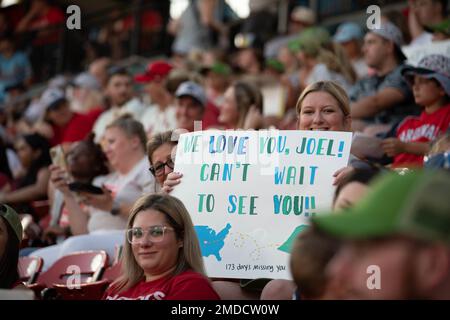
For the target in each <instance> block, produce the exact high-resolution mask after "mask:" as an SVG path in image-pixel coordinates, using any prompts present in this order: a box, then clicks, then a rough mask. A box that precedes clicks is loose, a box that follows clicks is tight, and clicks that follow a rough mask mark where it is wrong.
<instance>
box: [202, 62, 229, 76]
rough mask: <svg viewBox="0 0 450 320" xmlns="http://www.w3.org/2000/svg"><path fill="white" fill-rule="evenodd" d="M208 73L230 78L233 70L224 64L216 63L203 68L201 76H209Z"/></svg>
mask: <svg viewBox="0 0 450 320" xmlns="http://www.w3.org/2000/svg"><path fill="white" fill-rule="evenodd" d="M208 72H212V73H215V74H218V75H221V76H229V75H231V68H230V66H229V65H227V64H225V63H222V62H215V63H213V64H212V65H211V66H203V67H202V68H201V69H200V73H201V74H204V75H205V74H207V73H208Z"/></svg>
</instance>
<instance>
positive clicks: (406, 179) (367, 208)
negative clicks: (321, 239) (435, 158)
mask: <svg viewBox="0 0 450 320" xmlns="http://www.w3.org/2000/svg"><path fill="white" fill-rule="evenodd" d="M312 222H313V223H314V224H315V225H316V226H317V227H318V228H319V229H321V230H323V231H325V232H327V233H329V234H332V235H335V236H337V237H340V238H345V239H355V240H357V239H370V238H379V237H387V236H393V235H406V236H411V237H414V238H418V239H423V240H429V241H441V242H446V243H447V244H450V174H449V173H447V172H444V171H416V172H410V173H406V174H404V175H399V174H397V173H390V174H387V175H384V176H382V177H381V178H379V179H378V180H376V181H374V184H373V186H372V190H371V192H370V193H369V194H368V195H367V196H366V197H365V198H364V199H362V200H361V201H360V202H359V203H358V204H356V205H355V206H354V207H352V208H349V209H347V210H344V211H342V212H340V213H332V214H324V215H320V216H317V217H314V218H313V219H312Z"/></svg>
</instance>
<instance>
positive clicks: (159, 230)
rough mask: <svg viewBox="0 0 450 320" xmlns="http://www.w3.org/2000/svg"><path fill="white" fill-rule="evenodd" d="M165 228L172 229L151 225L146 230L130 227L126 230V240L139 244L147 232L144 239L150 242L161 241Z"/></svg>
mask: <svg viewBox="0 0 450 320" xmlns="http://www.w3.org/2000/svg"><path fill="white" fill-rule="evenodd" d="M166 230H174V229H173V228H171V227H166V226H151V227H149V228H147V229H146V230H145V229H142V228H140V227H137V228H131V229H128V230H127V240H128V242H129V243H131V244H139V243H141V242H142V241H143V239H144V238H145V234H146V233H147V238H146V239H149V240H150V241H151V242H161V241H163V239H164V233H165V232H166Z"/></svg>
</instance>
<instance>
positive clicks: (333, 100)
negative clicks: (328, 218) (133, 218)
mask: <svg viewBox="0 0 450 320" xmlns="http://www.w3.org/2000/svg"><path fill="white" fill-rule="evenodd" d="M296 109H297V115H298V124H297V128H298V129H299V130H316V131H351V116H350V103H349V99H348V96H347V94H346V93H345V91H344V90H343V89H342V88H341V87H340V86H339V85H337V84H335V83H334V82H331V81H320V82H316V83H313V84H311V85H309V86H308V87H306V88H305V90H304V91H303V92H302V94H301V95H300V97H299V99H298V102H297V106H296ZM350 170H351V169H345V170H340V171H338V172H337V173H336V174H335V177H336V181H335V183H337V182H338V181H339V180H341V179H342V178H343V177H344V176H346V173H348V171H350ZM181 178H182V175H181V174H179V173H175V172H173V173H170V174H169V175H168V177H167V179H166V181H165V182H164V187H163V190H164V191H166V192H170V191H172V190H173V188H174V187H175V186H176V185H177V184H179V183H180V179H181ZM225 283H228V282H220V287H222V284H223V285H225ZM229 284H230V285H229V286H228V285H227V289H226V290H222V288H220V290H219V287H216V288H217V290H218V292H219V291H220V292H219V293H220V294H221V297H222V298H223V299H227V298H230V299H231V298H232V299H238V298H240V297H242V293H243V291H242V290H234V289H240V288H237V287H236V286H234V285H232V284H233V283H231V282H229ZM215 285H216V284H215ZM271 288H273V290H271ZM294 288H295V285H294V283H293V282H292V281H286V280H276V281H272V282H271V286H269V287H267V288H265V289H264V290H263V292H262V294H261V299H290V298H291V297H292V294H293V292H294ZM266 289H267V290H266ZM223 292H225V294H223Z"/></svg>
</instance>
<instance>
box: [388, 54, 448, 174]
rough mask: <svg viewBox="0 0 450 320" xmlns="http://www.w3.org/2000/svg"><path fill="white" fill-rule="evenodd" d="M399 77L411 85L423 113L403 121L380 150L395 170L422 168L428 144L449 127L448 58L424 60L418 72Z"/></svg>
mask: <svg viewBox="0 0 450 320" xmlns="http://www.w3.org/2000/svg"><path fill="white" fill-rule="evenodd" d="M402 74H403V75H404V76H405V77H406V78H407V79H409V82H410V83H411V82H412V83H413V85H412V88H413V93H414V99H415V101H416V103H417V104H418V105H420V106H422V107H423V108H424V110H423V111H422V113H421V114H420V116H418V117H407V118H406V119H405V120H403V122H401V123H400V125H399V127H398V128H397V134H396V138H388V139H385V140H384V141H383V145H382V146H383V149H384V152H385V153H386V154H387V155H388V156H390V157H394V163H393V166H394V167H421V166H423V156H424V155H425V154H427V153H428V152H429V151H430V143H431V142H433V141H434V140H436V139H437V138H439V136H440V135H442V134H444V133H445V132H446V131H447V129H448V127H449V125H450V58H448V57H446V56H443V55H438V54H433V55H429V56H425V57H424V58H423V59H422V60H421V61H419V64H418V67H417V68H413V67H407V68H405V69H404V70H403V72H402Z"/></svg>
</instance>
